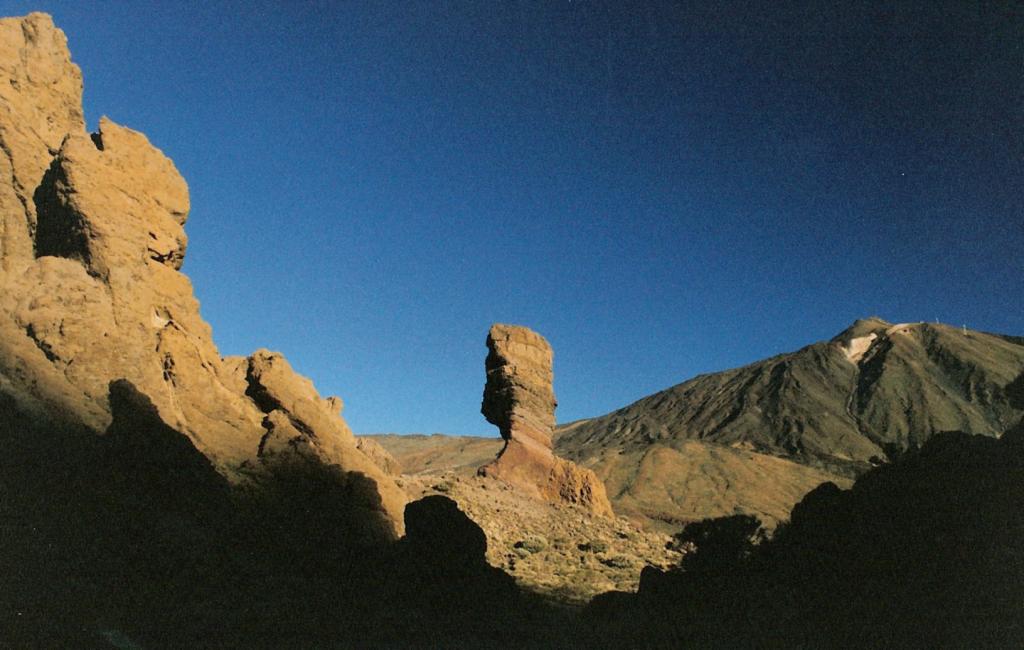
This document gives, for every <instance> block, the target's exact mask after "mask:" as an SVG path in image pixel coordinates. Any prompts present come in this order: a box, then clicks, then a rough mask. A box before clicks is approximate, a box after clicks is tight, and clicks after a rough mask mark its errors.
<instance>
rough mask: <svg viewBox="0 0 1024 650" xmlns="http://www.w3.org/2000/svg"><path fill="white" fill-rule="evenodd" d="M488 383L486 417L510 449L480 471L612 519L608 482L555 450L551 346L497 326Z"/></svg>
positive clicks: (488, 363)
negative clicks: (564, 457) (552, 436)
mask: <svg viewBox="0 0 1024 650" xmlns="http://www.w3.org/2000/svg"><path fill="white" fill-rule="evenodd" d="M487 348H488V350H489V352H488V354H487V360H486V362H485V367H486V370H487V383H486V385H485V386H484V398H483V405H482V406H481V409H480V411H481V413H483V415H484V417H485V418H487V421H488V422H490V423H491V424H493V425H495V426H497V427H498V429H499V430H500V431H501V437H502V438H504V439H505V447H504V448H503V449H502V450H501V452H500V453H499V454H498V457H497V458H495V459H494V460H493V461H491V462H490V463H488V464H487V465H484V466H483V467H481V468H480V470H479V473H480V474H481V475H484V476H491V477H494V478H497V479H500V480H502V481H505V482H507V483H509V484H511V485H514V486H516V487H518V488H519V489H521V490H523V491H525V492H527V493H529V494H531V495H533V496H535V497H537V498H540V499H543V500H546V501H552V502H556V503H572V504H576V505H580V506H583V507H585V508H587V509H589V510H591V511H593V512H594V513H596V514H599V515H605V516H611V515H612V514H613V513H612V507H611V504H610V503H609V502H608V497H607V495H606V494H605V489H604V484H602V483H601V481H600V479H598V478H597V475H596V474H594V472H592V471H591V470H589V469H585V468H582V467H579V466H577V465H576V464H575V463H572V462H570V461H568V460H565V459H563V458H559V457H557V456H555V454H554V452H553V451H552V441H551V435H552V432H553V431H554V428H555V407H556V406H557V405H558V403H557V401H556V400H555V393H554V388H553V380H554V374H553V372H552V362H553V352H552V350H551V345H550V344H548V342H547V340H545V339H544V337H543V336H541V335H540V334H537V333H536V332H534V331H532V330H530V329H527V328H525V327H520V326H516V325H501V324H497V325H494V326H492V327H491V330H490V332H489V333H488V335H487Z"/></svg>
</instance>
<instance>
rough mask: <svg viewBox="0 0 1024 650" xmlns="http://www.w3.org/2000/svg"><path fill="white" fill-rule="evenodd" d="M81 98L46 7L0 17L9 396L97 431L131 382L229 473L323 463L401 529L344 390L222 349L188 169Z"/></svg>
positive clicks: (272, 361) (31, 411)
mask: <svg viewBox="0 0 1024 650" xmlns="http://www.w3.org/2000/svg"><path fill="white" fill-rule="evenodd" d="M81 96H82V82H81V74H80V72H79V70H78V67H77V66H75V65H74V64H73V63H71V60H70V55H69V53H68V50H67V45H66V39H65V37H64V34H63V33H62V32H61V31H60V30H58V29H57V28H56V27H54V25H53V22H52V20H51V19H50V18H49V16H46V15H43V14H32V15H30V16H28V17H25V18H7V19H2V20H0V397H3V398H4V399H5V401H7V402H9V403H12V404H13V405H14V407H15V408H16V409H17V410H18V411H19V412H21V413H23V414H26V415H29V416H31V417H34V416H36V415H38V416H39V417H44V416H48V415H53V414H59V416H60V418H61V420H62V421H64V422H71V423H75V424H78V425H81V426H82V427H85V428H89V429H92V430H94V431H96V432H103V431H105V430H106V429H107V427H108V426H109V425H110V423H111V420H112V417H111V408H110V403H109V386H110V385H111V382H116V381H119V380H124V381H127V382H129V383H130V384H131V385H132V386H133V387H134V388H135V389H136V390H137V391H138V392H139V393H140V394H142V395H144V396H146V398H147V399H148V400H150V401H151V402H152V404H153V406H154V408H155V409H156V411H157V413H158V415H159V417H160V419H161V420H162V421H163V422H165V423H166V425H167V426H168V427H169V428H170V429H172V430H174V431H177V432H180V433H181V434H183V435H184V436H185V437H187V439H188V441H189V442H190V444H192V445H193V446H194V447H195V448H196V449H197V450H198V451H199V452H201V453H202V454H203V455H204V456H206V457H207V458H208V459H209V460H210V462H211V463H212V465H213V466H214V467H215V468H216V469H217V471H218V472H220V473H221V474H222V475H223V476H224V477H225V478H227V479H228V480H229V481H231V482H233V483H235V484H239V483H250V482H256V483H258V482H259V481H260V480H261V476H264V475H266V474H267V473H268V472H269V473H272V472H273V471H274V467H275V465H283V464H287V465H289V466H291V467H294V466H295V464H296V463H314V464H319V465H324V466H328V467H331V468H334V469H335V470H337V472H336V473H338V475H339V476H346V475H351V476H352V477H353V480H352V481H350V482H351V483H358V484H359V485H360V492H359V494H360V495H361V496H360V497H359V498H360V499H362V501H363V502H361V503H355V504H352V505H353V507H356V508H365V509H366V510H367V512H368V513H369V514H370V515H372V516H374V517H377V516H379V517H381V518H383V519H384V520H385V521H386V523H387V526H385V528H387V527H390V529H391V531H392V534H398V533H400V532H401V530H402V528H403V523H402V521H403V520H402V516H403V508H404V505H405V498H404V496H403V493H402V491H401V490H400V489H399V488H398V487H397V486H396V485H395V483H394V481H393V480H392V479H390V478H389V477H388V476H386V475H385V474H384V472H383V471H381V470H380V469H379V468H378V467H377V466H376V465H375V464H374V463H373V462H371V461H370V460H369V458H367V457H366V456H365V455H364V454H363V453H362V452H360V451H359V450H358V449H357V448H356V443H355V440H354V438H353V436H352V433H351V431H349V429H348V426H347V425H346V424H345V421H344V420H343V419H342V418H341V415H340V410H341V402H340V400H338V399H337V398H327V399H324V398H321V397H320V396H319V395H318V394H317V392H316V389H315V388H314V387H313V384H312V383H311V382H310V381H309V380H308V379H305V378H303V377H301V376H299V375H298V374H296V373H295V372H294V371H293V370H292V368H291V366H290V365H288V363H287V361H285V360H284V358H283V357H281V356H280V355H276V354H273V353H269V352H266V351H259V352H257V353H255V354H254V355H252V356H251V357H248V358H231V359H222V358H221V356H220V353H219V352H218V350H217V348H216V346H215V345H214V344H213V340H212V337H211V331H210V327H209V325H207V323H206V322H205V321H204V320H203V319H202V317H201V316H200V313H199V303H198V301H197V300H196V299H195V296H194V294H193V291H192V285H191V283H190V282H189V279H188V278H187V277H186V276H185V275H183V274H182V273H181V272H180V268H181V265H182V262H183V260H184V256H185V251H186V244H187V238H186V236H185V231H184V226H185V222H186V219H187V217H188V212H189V195H188V187H187V185H186V183H185V181H184V179H183V178H182V177H181V175H180V174H179V173H178V171H177V170H176V169H175V167H174V164H173V163H172V162H171V160H170V159H169V158H167V157H166V156H165V155H164V154H163V153H162V152H161V151H160V150H159V149H157V148H156V147H154V146H153V145H152V144H150V143H149V141H148V140H147V139H146V137H145V136H144V135H142V134H141V133H138V132H136V131H133V130H131V129H128V128H125V127H123V126H119V125H117V124H115V123H114V122H112V121H111V120H109V119H107V118H103V119H101V120H100V128H99V132H98V133H95V134H88V133H86V131H85V127H84V122H83V119H82V108H81ZM356 475H358V477H356ZM355 478H359V480H358V481H356V480H355ZM364 479H365V480H364ZM345 480H347V479H345ZM343 482H344V481H343ZM367 486H371V487H372V489H369V488H367Z"/></svg>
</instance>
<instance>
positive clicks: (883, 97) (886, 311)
mask: <svg viewBox="0 0 1024 650" xmlns="http://www.w3.org/2000/svg"><path fill="white" fill-rule="evenodd" d="M828 4H836V5H839V6H836V7H827V5H828ZM885 4H891V5H895V6H889V7H885V6H883V5H885ZM0 8H2V10H3V11H2V13H3V14H4V15H20V14H24V13H27V12H28V11H31V10H35V9H41V10H45V11H47V12H49V13H51V14H53V15H54V17H55V20H56V22H57V24H58V26H60V27H61V28H63V29H64V30H65V32H66V33H67V34H68V38H69V41H70V46H71V50H72V54H73V57H74V60H75V61H76V62H77V63H78V64H79V65H80V66H81V67H82V70H83V74H84V77H85V108H86V115H87V119H88V122H89V126H90V127H91V128H95V125H96V122H97V120H98V119H99V116H100V115H102V114H106V115H109V116H110V117H111V118H112V119H114V120H115V121H117V122H119V123H122V124H125V125H127V126H130V127H132V128H136V129H138V130H141V131H143V132H144V133H146V134H147V135H148V136H149V137H150V139H151V141H153V142H154V144H156V145H157V146H158V147H160V148H162V149H163V150H164V151H165V152H166V153H167V154H168V155H169V156H171V157H172V158H173V159H174V161H175V163H176V164H177V166H178V168H179V169H180V170H181V172H182V174H183V175H184V176H185V178H186V180H187V181H188V183H189V186H190V188H191V191H192V205H193V208H192V216H191V219H190V221H189V224H188V227H187V230H188V233H189V236H190V238H191V243H190V246H189V251H188V258H187V260H186V264H185V271H186V272H187V273H188V274H189V275H190V276H191V278H192V280H193V282H194V284H195V288H196V293H197V295H198V297H199V298H200V300H201V301H202V305H203V314H204V316H205V317H206V319H207V320H209V321H210V323H211V324H212V326H213V328H214V337H215V340H216V342H217V343H218V345H219V346H220V348H221V351H222V352H223V353H224V354H246V353H249V352H251V351H252V350H254V349H256V348H259V347H269V348H272V349H277V350H280V351H282V352H284V353H285V354H286V355H287V356H288V358H289V359H290V360H291V362H292V364H293V365H294V366H295V368H296V369H297V370H299V371H300V372H302V373H303V374H306V375H308V376H310V377H312V378H313V380H314V381H315V383H316V384H317V386H318V388H319V389H320V390H321V392H323V393H325V394H339V395H341V396H342V397H343V398H344V400H345V402H346V404H347V406H346V409H345V415H346V417H347V418H348V420H349V422H350V424H351V425H352V427H353V428H354V429H355V430H357V431H361V432H380V431H398V432H433V431H441V432H446V433H458V434H492V433H493V432H494V430H493V428H492V427H490V426H489V425H488V424H487V423H486V422H485V421H484V420H483V418H482V417H481V416H480V415H479V403H480V394H481V390H482V387H483V383H484V372H483V360H484V356H485V352H486V350H485V348H484V345H483V343H484V337H485V335H486V332H487V328H488V326H489V325H490V324H491V323H492V322H495V321H500V322H511V323H519V324H524V325H528V326H530V327H532V328H534V329H536V330H537V331H539V332H540V333H542V334H543V335H545V336H546V337H547V338H548V339H549V340H550V341H551V343H552V344H553V346H554V348H555V353H556V364H555V374H556V386H555V388H556V392H557V393H558V396H559V400H560V408H559V412H558V417H559V420H560V421H569V420H572V419H576V418H581V417H587V416H593V415H599V414H602V413H605V412H608V411H610V410H613V409H615V408H618V407H621V406H624V405H625V404H627V403H629V402H631V401H633V400H635V399H637V398H639V397H641V396H643V395H646V394H649V393H651V392H654V391H657V390H660V389H663V388H666V387H668V386H670V385H673V384H676V383H678V382H680V381H683V380H685V379H687V378H689V377H692V376H693V375H695V374H698V373H702V372H709V371H716V370H722V369H725V368H729V367H734V366H737V365H742V364H744V363H748V362H751V361H754V360H756V359H759V358H762V357H765V356H768V355H771V354H775V353H779V352H784V351H788V350H792V349H796V348H799V347H801V346H803V345H805V344H808V343H811V342H813V341H816V340H820V339H824V338H829V337H831V336H833V335H834V334H836V333H838V332H839V331H840V330H842V329H843V328H845V327H846V326H847V325H848V324H849V323H850V322H852V321H853V320H854V319H856V318H859V317H863V316H868V315H874V314H877V315H880V316H882V317H883V318H886V319H889V320H892V321H908V320H933V319H939V320H941V321H943V322H948V323H953V324H956V325H960V324H966V325H967V326H968V327H973V328H977V329H983V330H989V331H997V332H1004V333H1013V334H1024V301H1022V296H1024V255H1022V252H1024V169H1022V161H1024V119H1022V118H1024V18H1022V12H1021V5H1020V4H1014V3H996V4H972V3H968V2H951V3H942V2H923V1H922V2H916V3H915V2H905V3H875V2H871V3H860V2H843V3H820V2H814V3H808V4H805V5H801V4H794V3H765V4H759V3H754V2H747V1H745V2H722V3H660V2H657V3H622V2H616V1H609V2H603V1H602V2H587V1H578V2H566V1H555V0H552V1H548V2H512V3H493V2H482V1H474V2H365V3H363V2H345V3H341V2H300V1H292V2H251V3H250V2H244V3H243V2H213V1H210V2H203V3H195V4H194V5H191V3H184V2H163V3H160V2H154V3H133V2H102V1H96V2H92V1H90V2H57V1H53V2H50V1H46V0H38V1H36V2H20V1H16V2H0Z"/></svg>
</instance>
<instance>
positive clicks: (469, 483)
mask: <svg viewBox="0 0 1024 650" xmlns="http://www.w3.org/2000/svg"><path fill="white" fill-rule="evenodd" d="M399 483H400V484H401V485H402V487H404V488H405V490H406V492H407V493H408V495H409V498H410V499H419V498H420V497H422V496H426V495H430V494H444V495H445V496H448V497H450V498H451V499H454V500H455V501H456V502H457V503H458V504H459V507H460V508H461V509H462V510H463V511H464V512H465V513H466V514H467V515H469V517H470V518H471V519H472V520H473V521H475V522H476V523H477V524H478V525H479V526H480V527H481V528H483V530H484V533H485V534H486V535H487V561H488V562H489V563H490V564H491V565H492V566H495V567H498V568H501V569H503V570H505V571H507V572H508V573H509V574H511V575H512V576H514V577H515V579H516V582H517V583H518V584H519V585H521V586H522V587H524V588H526V589H529V590H531V591H534V592H536V593H539V594H542V595H544V596H547V597H549V598H551V599H552V600H554V601H557V602H561V603H569V604H582V603H585V602H587V601H588V600H590V598H592V597H593V596H595V595H597V594H599V593H602V592H606V591H610V590H619V591H636V589H637V585H638V583H639V579H640V570H641V569H643V567H644V566H646V565H647V564H653V565H655V566H659V567H667V566H670V565H674V564H678V563H679V560H680V555H679V553H678V552H677V551H675V550H672V549H669V548H667V545H668V543H669V541H670V538H669V537H668V536H667V535H663V534H659V533H649V532H645V531H643V530H641V529H640V528H638V527H637V526H636V525H634V524H632V523H631V522H630V521H628V520H627V519H625V518H622V517H616V518H607V517H601V516H597V515H594V514H592V513H590V512H588V511H587V510H585V509H583V508H580V507H576V506H571V505H554V504H550V503H546V502H544V501H540V500H538V499H534V498H531V497H529V496H525V495H523V494H522V493H521V492H519V491H517V490H515V489H514V488H512V487H510V486H509V485H507V484H505V483H502V482H500V481H497V480H495V479H491V478H486V477H481V476H473V475H467V474H465V473H456V472H454V471H445V472H442V473H440V474H434V475H431V474H420V475H404V476H402V477H401V478H400V479H399Z"/></svg>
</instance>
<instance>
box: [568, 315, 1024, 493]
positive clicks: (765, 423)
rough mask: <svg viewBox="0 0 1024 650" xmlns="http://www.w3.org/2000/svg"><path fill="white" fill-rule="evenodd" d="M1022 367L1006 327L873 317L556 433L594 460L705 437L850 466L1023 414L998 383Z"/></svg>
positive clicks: (1023, 354) (1023, 355)
mask: <svg viewBox="0 0 1024 650" xmlns="http://www.w3.org/2000/svg"><path fill="white" fill-rule="evenodd" d="M1022 369H1024V346H1022V345H1021V344H1020V343H1019V342H1018V341H1017V340H1015V339H1013V338H1012V337H1003V336H998V335H992V334H986V333H983V332H976V331H970V330H961V329H957V328H953V327H949V326H946V325H939V324H928V323H911V324H900V325H893V324H891V323H887V322H885V321H883V320H880V319H877V318H872V319H867V320H860V321H857V322H856V323H854V324H853V325H852V326H851V327H850V328H848V329H847V330H845V331H844V332H842V333H840V334H839V335H838V336H836V337H835V338H833V339H832V340H830V341H825V342H820V343H815V344H812V345H809V346H807V347H805V348H803V349H801V350H798V351H796V352H793V353H790V354H783V355H779V356H776V357H772V358H770V359H765V360H764V361H759V362H757V363H753V364H750V365H748V366H745V367H742V368H737V369H734V370H727V371H725V372H720V373H714V374H708V375H701V376H699V377H695V378H694V379H691V380H689V381H687V382H684V383H682V384H679V385H677V386H674V387H672V388H669V389H668V390H664V391H661V392H659V393H656V394H654V395H651V396H649V397H645V398H644V399H641V400H639V401H637V402H635V403H633V404H631V405H629V406H627V407H625V408H622V409H619V410H618V411H615V412H613V413H610V414H608V415H605V416H601V417H598V418H593V419H590V420H586V421H582V422H578V423H572V424H570V425H567V426H564V427H562V429H561V431H560V432H559V434H558V439H557V443H556V444H557V447H558V450H559V453H562V454H565V455H566V456H567V457H569V458H572V459H574V460H577V461H583V462H584V463H586V464H593V463H595V462H596V459H597V458H599V457H600V456H601V454H602V453H603V452H605V451H606V450H608V449H612V448H614V449H619V450H625V449H634V448H638V447H647V446H651V445H656V444H659V443H663V442H667V441H678V440H700V441H703V442H708V443H714V444H718V445H724V446H729V447H738V448H744V449H749V450H751V451H755V452H758V453H763V454H769V455H772V456H779V457H784V458H788V459H791V460H793V461H795V462H798V463H800V464H803V465H809V466H813V467H819V468H822V469H827V470H829V471H831V472H834V473H841V474H846V475H852V474H856V473H859V472H860V471H862V470H863V469H866V468H867V467H868V466H869V465H870V463H872V462H877V461H878V460H883V459H885V458H886V457H888V456H892V455H893V454H896V453H899V452H900V451H902V450H904V449H906V448H908V447H910V446H918V445H920V444H921V443H923V442H924V441H925V440H927V439H928V438H929V437H930V436H932V435H933V434H935V433H937V432H940V431H951V430H960V431H968V432H971V433H976V434H982V435H988V436H998V435H999V432H1001V431H1004V430H1005V429H1006V428H1008V427H1009V426H1010V424H1011V423H1012V422H1014V421H1016V419H1019V418H1020V416H1021V411H1019V410H1017V409H1014V408H1013V407H1011V406H1010V405H1009V403H1008V402H1007V398H1006V394H1005V390H1004V387H1005V386H1006V385H1007V384H1008V383H1009V382H1010V381H1012V380H1013V378H1014V377H1016V376H1017V375H1018V374H1019V373H1020V372H1021V370H1022Z"/></svg>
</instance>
